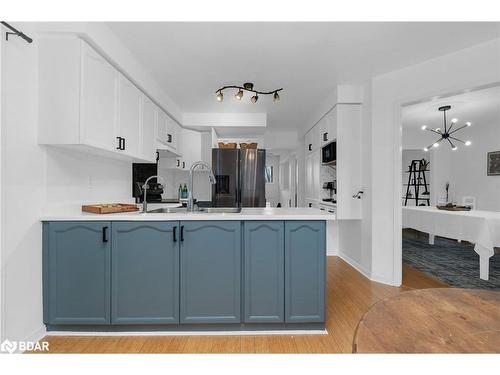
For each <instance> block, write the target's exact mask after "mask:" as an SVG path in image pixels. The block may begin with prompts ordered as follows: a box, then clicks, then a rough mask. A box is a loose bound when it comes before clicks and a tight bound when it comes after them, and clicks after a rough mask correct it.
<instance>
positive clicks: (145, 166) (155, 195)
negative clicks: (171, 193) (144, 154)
mask: <svg viewBox="0 0 500 375" xmlns="http://www.w3.org/2000/svg"><path fill="white" fill-rule="evenodd" d="M151 176H158V165H157V164H156V163H133V164H132V196H133V197H134V198H135V202H136V203H142V201H143V199H144V190H143V188H142V187H143V186H144V182H146V180H147V179H148V178H149V177H151ZM148 185H149V188H148V193H147V195H146V199H147V201H148V203H161V202H162V198H161V195H162V194H163V185H162V184H160V183H159V182H158V181H156V180H155V179H151V180H150V181H149V182H148Z"/></svg>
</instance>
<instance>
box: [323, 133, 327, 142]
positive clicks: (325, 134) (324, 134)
mask: <svg viewBox="0 0 500 375" xmlns="http://www.w3.org/2000/svg"><path fill="white" fill-rule="evenodd" d="M323 141H325V142H326V141H328V132H326V133H323Z"/></svg>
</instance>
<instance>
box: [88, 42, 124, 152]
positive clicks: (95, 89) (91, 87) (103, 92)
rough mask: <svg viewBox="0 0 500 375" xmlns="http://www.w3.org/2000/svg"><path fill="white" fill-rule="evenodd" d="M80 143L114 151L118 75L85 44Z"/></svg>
mask: <svg viewBox="0 0 500 375" xmlns="http://www.w3.org/2000/svg"><path fill="white" fill-rule="evenodd" d="M81 45H82V49H81V53H82V75H81V85H82V90H81V95H82V97H81V102H80V105H81V111H80V116H81V117H80V121H81V126H80V142H81V143H83V144H86V145H89V146H94V147H98V148H102V149H105V150H113V149H115V148H116V146H115V145H117V143H116V142H115V139H116V138H115V127H116V123H117V116H116V115H117V113H116V105H117V83H118V72H117V71H116V70H115V69H114V68H113V67H112V66H111V65H110V64H109V63H108V62H107V61H106V60H104V58H102V57H101V56H100V55H99V54H97V53H96V52H95V51H94V50H93V49H92V48H90V46H89V45H87V44H86V43H83V42H82V44H81Z"/></svg>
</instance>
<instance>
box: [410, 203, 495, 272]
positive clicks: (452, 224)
mask: <svg viewBox="0 0 500 375" xmlns="http://www.w3.org/2000/svg"><path fill="white" fill-rule="evenodd" d="M403 228H412V229H416V230H418V231H421V232H426V233H429V244H431V245H433V244H434V236H441V237H446V238H452V239H456V240H459V241H462V240H463V241H468V242H471V243H473V244H474V251H475V252H476V253H477V254H478V255H479V277H480V278H481V279H483V280H488V278H489V260H490V258H491V257H492V256H493V255H494V254H495V247H500V212H496V211H482V210H471V211H446V210H439V209H437V208H436V207H432V206H417V207H403Z"/></svg>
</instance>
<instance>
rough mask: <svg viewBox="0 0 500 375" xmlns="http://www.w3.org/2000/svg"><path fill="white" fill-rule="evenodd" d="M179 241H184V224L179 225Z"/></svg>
mask: <svg viewBox="0 0 500 375" xmlns="http://www.w3.org/2000/svg"><path fill="white" fill-rule="evenodd" d="M181 242H184V225H181Z"/></svg>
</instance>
